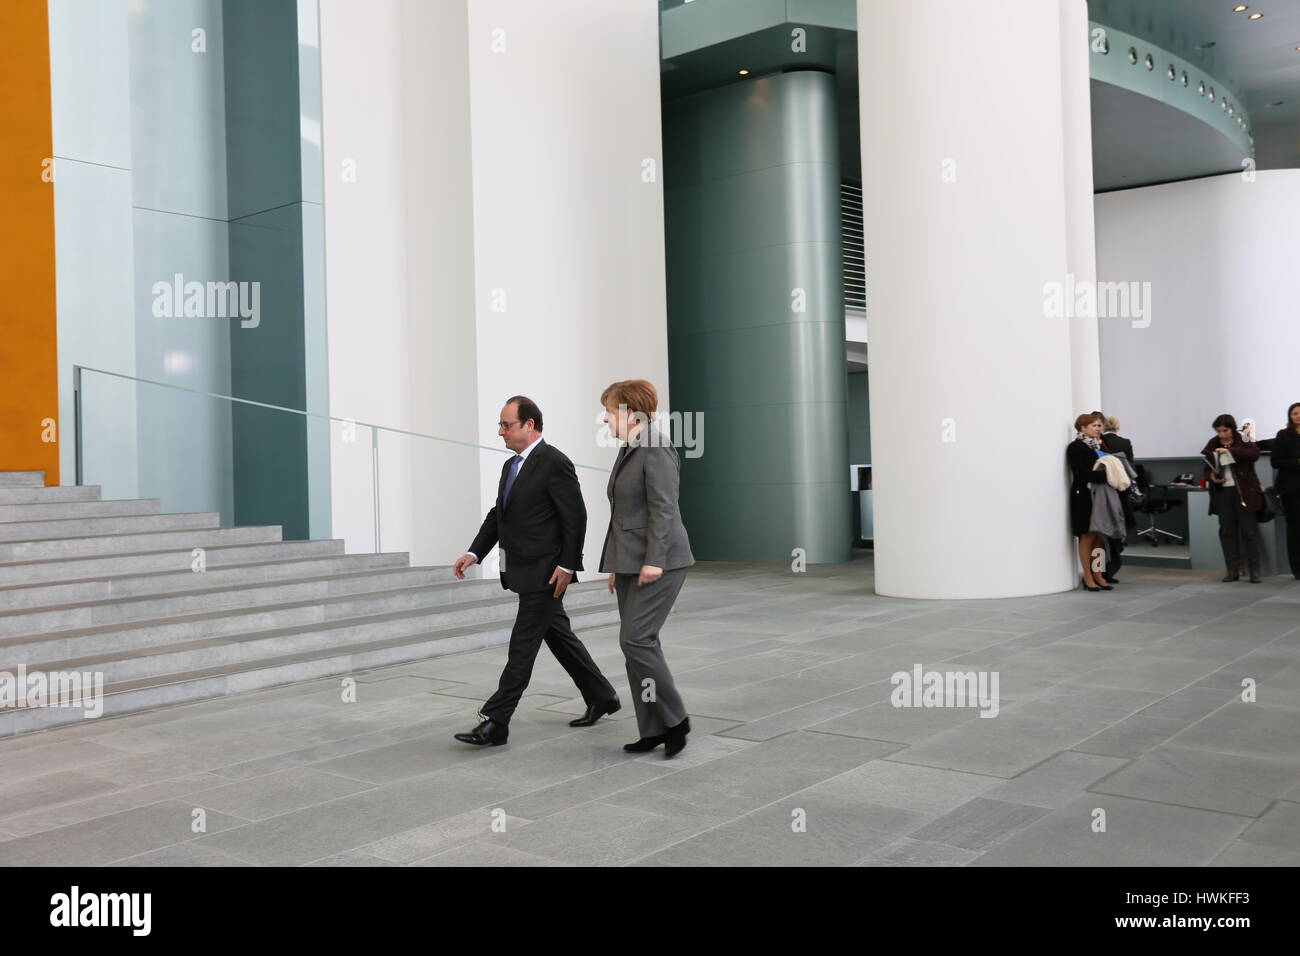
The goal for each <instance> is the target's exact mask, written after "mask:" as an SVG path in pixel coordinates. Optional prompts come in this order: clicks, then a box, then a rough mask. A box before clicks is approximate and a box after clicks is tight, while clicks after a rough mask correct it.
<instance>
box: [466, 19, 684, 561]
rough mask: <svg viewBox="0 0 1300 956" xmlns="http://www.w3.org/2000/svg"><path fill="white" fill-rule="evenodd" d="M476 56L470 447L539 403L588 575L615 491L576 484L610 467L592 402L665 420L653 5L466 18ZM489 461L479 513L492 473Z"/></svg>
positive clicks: (494, 467) (491, 488) (600, 483)
mask: <svg viewBox="0 0 1300 956" xmlns="http://www.w3.org/2000/svg"><path fill="white" fill-rule="evenodd" d="M494 31H500V32H496V33H494ZM494 41H495V43H496V45H497V47H498V48H499V47H500V46H501V44H504V50H503V51H501V52H495V51H494ZM469 53H470V76H471V104H472V109H473V121H472V125H473V147H474V265H475V277H476V318H477V323H478V383H479V386H478V420H479V429H478V430H479V433H480V434H483V435H493V434H495V428H496V426H495V422H496V421H497V420H498V417H499V414H500V411H501V406H502V403H503V402H504V400H505V399H506V398H508V397H509V396H511V395H514V394H516V393H518V394H524V395H528V396H529V397H530V398H532V399H533V400H534V401H536V402H537V403H538V405H539V406H540V407H541V409H542V413H543V416H544V419H545V435H546V439H547V441H548V442H550V443H551V444H553V445H556V446H557V447H559V448H560V449H562V450H563V451H564V452H565V453H566V454H567V455H568V456H569V457H570V458H571V459H572V460H573V462H574V463H575V464H576V465H578V466H579V468H578V474H579V477H580V479H581V480H582V485H583V492H584V496H585V499H586V503H587V511H588V532H587V543H586V546H585V551H584V554H585V564H586V569H587V570H588V571H590V572H594V571H596V570H597V567H598V565H599V561H600V549H601V546H602V544H603V542H604V539H605V529H606V525H607V524H608V521H609V508H608V504H607V501H606V498H605V483H606V480H607V479H608V475H607V474H606V473H605V472H603V471H596V470H594V469H593V468H583V467H581V466H582V465H590V466H597V467H599V468H606V469H607V468H609V467H610V466H611V465H612V464H613V461H614V457H615V454H616V452H615V450H614V449H612V448H602V447H599V446H598V445H597V441H596V438H597V431H598V426H597V423H596V418H597V416H598V415H599V414H600V411H601V406H600V393H601V391H602V390H603V389H604V387H605V386H606V385H608V384H609V383H610V382H613V381H616V380H619V379H626V378H645V379H649V380H650V381H652V382H654V383H655V385H656V386H657V387H658V389H659V392H660V399H661V407H665V408H666V407H667V406H668V401H667V400H668V340H667V305H666V300H665V291H664V232H663V190H662V176H661V175H660V174H659V172H660V167H661V165H662V163H661V142H662V140H661V136H660V106H659V13H658V5H657V4H656V3H655V0H621V2H619V3H592V2H590V0H549V2H546V3H537V2H534V0H473V2H472V3H471V4H470V18H469ZM647 159H649V160H652V161H653V163H654V167H655V170H656V176H655V181H653V182H645V181H643V179H642V168H643V166H642V164H643V161H644V160H647ZM494 289H501V290H504V294H505V297H506V298H505V304H506V309H505V311H504V312H498V311H494V310H493V305H494V302H493V290H494ZM483 459H484V460H483V467H482V476H481V478H480V498H481V504H482V507H483V508H484V509H486V508H487V507H489V506H490V505H491V502H492V501H493V500H494V499H495V497H496V488H497V479H498V476H499V474H500V468H501V458H500V457H499V456H496V455H491V456H489V455H486V454H485V455H484V456H483Z"/></svg>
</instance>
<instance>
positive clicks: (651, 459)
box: [600, 425, 695, 574]
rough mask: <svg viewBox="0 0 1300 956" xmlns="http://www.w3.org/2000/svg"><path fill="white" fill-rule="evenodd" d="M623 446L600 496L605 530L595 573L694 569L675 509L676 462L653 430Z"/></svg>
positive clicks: (670, 448)
mask: <svg viewBox="0 0 1300 956" xmlns="http://www.w3.org/2000/svg"><path fill="white" fill-rule="evenodd" d="M637 439H638V440H637V442H636V443H635V444H632V445H625V446H624V447H623V448H622V449H621V450H620V451H619V454H618V458H616V459H615V461H614V468H613V469H612V471H611V472H610V476H609V483H608V484H607V485H606V487H605V493H606V494H607V495H608V496H609V529H608V530H607V531H606V532H605V546H604V548H603V549H602V550H601V554H600V570H601V571H604V572H606V573H611V572H612V573H614V574H636V573H638V572H639V571H640V570H641V568H642V566H643V565H650V566H651V567H655V568H662V569H663V570H665V571H673V570H676V569H677V568H687V567H690V566H691V565H692V564H694V563H695V557H694V555H692V554H691V541H690V538H689V537H688V536H687V534H686V527H685V526H684V525H683V524H682V513H681V508H680V506H679V501H678V498H679V488H680V486H681V468H682V466H681V459H680V458H679V457H678V455H677V449H676V448H674V447H673V446H672V443H671V442H670V441H668V440H667V438H666V437H665V436H663V435H661V434H660V432H659V430H658V429H656V428H655V427H654V426H653V425H652V426H650V427H648V428H646V429H644V430H643V431H642V432H641V433H640V435H638V436H637Z"/></svg>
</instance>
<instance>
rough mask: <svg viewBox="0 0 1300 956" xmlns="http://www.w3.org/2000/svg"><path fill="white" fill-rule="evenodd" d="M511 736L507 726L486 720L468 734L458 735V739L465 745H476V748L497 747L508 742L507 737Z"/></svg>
mask: <svg viewBox="0 0 1300 956" xmlns="http://www.w3.org/2000/svg"><path fill="white" fill-rule="evenodd" d="M509 734H510V728H509V727H507V726H506V725H505V724H498V723H497V722H496V721H495V720H485V721H483V723H481V724H479V725H478V726H477V727H475V728H474V729H473V730H471V731H470V732H469V733H467V734H457V735H456V739H457V740H459V741H460V742H461V743H464V744H474V745H475V746H476V747H487V746H493V747H496V746H498V745H500V744H503V743H505V742H506V737H507V736H509Z"/></svg>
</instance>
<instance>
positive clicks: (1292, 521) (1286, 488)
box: [1273, 402, 1300, 581]
mask: <svg viewBox="0 0 1300 956" xmlns="http://www.w3.org/2000/svg"><path fill="white" fill-rule="evenodd" d="M1273 467H1274V468H1276V469H1277V480H1276V481H1275V482H1274V483H1273V486H1274V488H1276V489H1277V493H1278V497H1280V498H1281V499H1282V511H1283V513H1284V514H1285V515H1286V557H1287V561H1289V562H1290V564H1291V573H1292V574H1293V575H1294V576H1295V579H1296V580H1297V581H1300V402H1295V403H1293V404H1292V405H1291V407H1290V408H1288V409H1287V410H1286V427H1285V428H1283V429H1282V430H1281V431H1279V432H1278V433H1277V438H1275V439H1274V440H1273Z"/></svg>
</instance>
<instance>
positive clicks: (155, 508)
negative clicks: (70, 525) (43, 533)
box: [0, 498, 161, 521]
mask: <svg viewBox="0 0 1300 956" xmlns="http://www.w3.org/2000/svg"><path fill="white" fill-rule="evenodd" d="M159 513H161V505H160V502H159V501H158V499H157V498H131V499H127V500H124V501H99V500H91V501H32V502H28V503H27V504H11V505H4V504H0V521H41V520H44V519H46V518H104V517H108V516H109V515H156V514H159Z"/></svg>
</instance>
